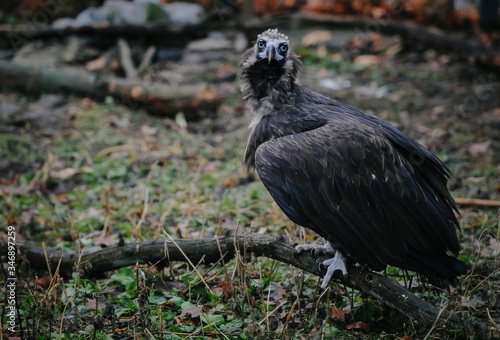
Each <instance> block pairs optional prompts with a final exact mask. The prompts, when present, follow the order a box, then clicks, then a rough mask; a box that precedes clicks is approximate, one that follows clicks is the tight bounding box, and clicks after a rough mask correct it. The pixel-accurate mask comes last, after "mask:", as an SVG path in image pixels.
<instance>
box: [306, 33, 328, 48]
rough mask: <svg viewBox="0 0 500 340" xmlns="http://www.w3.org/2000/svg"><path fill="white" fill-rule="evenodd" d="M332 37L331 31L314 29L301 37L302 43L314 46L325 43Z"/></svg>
mask: <svg viewBox="0 0 500 340" xmlns="http://www.w3.org/2000/svg"><path fill="white" fill-rule="evenodd" d="M331 39H332V32H330V31H326V30H323V31H314V32H311V33H308V34H306V35H305V36H304V37H303V38H302V45H304V46H306V47H308V46H316V45H319V44H322V43H326V42H328V41H330V40H331Z"/></svg>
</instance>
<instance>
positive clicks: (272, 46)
mask: <svg viewBox="0 0 500 340" xmlns="http://www.w3.org/2000/svg"><path fill="white" fill-rule="evenodd" d="M276 45H277V44H276V43H275V42H271V43H269V44H268V45H267V48H266V56H267V62H268V63H269V64H270V63H271V59H273V58H275V59H277V58H276V51H277V49H278V46H276Z"/></svg>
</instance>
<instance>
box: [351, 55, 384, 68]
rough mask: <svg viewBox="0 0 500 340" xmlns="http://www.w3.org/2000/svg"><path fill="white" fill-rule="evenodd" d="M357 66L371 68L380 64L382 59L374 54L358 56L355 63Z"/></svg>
mask: <svg viewBox="0 0 500 340" xmlns="http://www.w3.org/2000/svg"><path fill="white" fill-rule="evenodd" d="M353 63H354V64H356V65H362V66H370V65H378V64H380V58H379V57H377V56H376V55H373V54H363V55H358V56H357V57H356V58H354V61H353Z"/></svg>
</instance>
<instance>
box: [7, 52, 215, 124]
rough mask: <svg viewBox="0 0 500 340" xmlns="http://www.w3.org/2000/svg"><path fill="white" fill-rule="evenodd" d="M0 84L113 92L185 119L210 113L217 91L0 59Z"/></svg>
mask: <svg viewBox="0 0 500 340" xmlns="http://www.w3.org/2000/svg"><path fill="white" fill-rule="evenodd" d="M0 78H1V79H2V82H1V84H0V86H3V87H6V88H10V89H14V90H18V91H23V92H27V93H41V92H54V93H72V94H77V95H83V96H88V97H92V98H96V99H98V100H101V99H103V98H104V97H105V96H113V97H114V98H115V99H116V100H118V101H119V103H121V104H123V105H127V106H129V107H131V108H135V107H138V106H143V107H145V108H146V110H148V112H150V113H152V114H156V115H164V116H171V117H173V116H175V115H176V114H177V113H178V112H179V111H182V112H183V113H184V115H185V116H186V119H187V120H197V119H200V118H204V117H207V116H213V115H215V113H216V110H217V108H218V107H219V105H220V102H221V99H220V97H219V95H218V94H217V93H216V92H215V91H214V90H212V89H210V88H209V87H208V85H207V84H197V85H190V86H168V85H165V84H160V83H151V82H145V81H139V80H127V79H124V78H116V77H97V76H96V75H95V74H92V73H90V72H87V71H84V70H79V71H78V72H71V71H68V70H65V69H37V68H33V67H28V66H22V65H17V64H14V63H12V62H9V61H2V60H0Z"/></svg>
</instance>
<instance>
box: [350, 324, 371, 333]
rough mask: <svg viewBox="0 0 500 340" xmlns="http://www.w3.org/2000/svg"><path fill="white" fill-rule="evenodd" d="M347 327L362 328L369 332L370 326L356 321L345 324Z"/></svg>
mask: <svg viewBox="0 0 500 340" xmlns="http://www.w3.org/2000/svg"><path fill="white" fill-rule="evenodd" d="M346 328H347V329H362V330H364V331H365V332H366V333H370V326H369V325H368V324H366V323H364V322H361V321H358V322H353V323H350V324H348V325H347V326H346Z"/></svg>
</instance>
